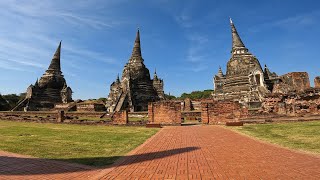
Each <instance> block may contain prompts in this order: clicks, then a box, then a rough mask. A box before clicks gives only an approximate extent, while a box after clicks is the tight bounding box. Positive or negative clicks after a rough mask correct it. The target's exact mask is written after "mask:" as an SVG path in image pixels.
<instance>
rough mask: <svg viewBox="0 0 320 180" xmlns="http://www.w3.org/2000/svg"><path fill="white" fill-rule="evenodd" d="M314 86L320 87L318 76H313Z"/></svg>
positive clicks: (319, 77)
mask: <svg viewBox="0 0 320 180" xmlns="http://www.w3.org/2000/svg"><path fill="white" fill-rule="evenodd" d="M314 87H315V88H320V76H317V77H315V78H314Z"/></svg>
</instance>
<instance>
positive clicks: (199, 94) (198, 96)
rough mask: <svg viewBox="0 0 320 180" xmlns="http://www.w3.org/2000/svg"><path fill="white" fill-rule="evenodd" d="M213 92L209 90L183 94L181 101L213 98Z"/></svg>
mask: <svg viewBox="0 0 320 180" xmlns="http://www.w3.org/2000/svg"><path fill="white" fill-rule="evenodd" d="M212 92H213V90H211V89H207V90H204V91H192V92H191V93H183V94H181V96H180V97H179V99H186V98H190V99H193V100H194V99H207V98H210V97H211V94H212Z"/></svg>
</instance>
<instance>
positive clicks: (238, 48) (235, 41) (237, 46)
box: [230, 18, 248, 54]
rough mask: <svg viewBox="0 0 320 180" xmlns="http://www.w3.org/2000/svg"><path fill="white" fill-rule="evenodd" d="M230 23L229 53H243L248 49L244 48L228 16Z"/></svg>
mask: <svg viewBox="0 0 320 180" xmlns="http://www.w3.org/2000/svg"><path fill="white" fill-rule="evenodd" d="M230 25H231V32H232V50H231V53H232V54H239V53H241V54H244V53H247V52H248V49H247V48H246V46H245V45H244V44H243V42H242V40H241V38H240V36H239V34H238V31H237V29H236V27H235V25H234V24H233V21H232V19H231V18H230Z"/></svg>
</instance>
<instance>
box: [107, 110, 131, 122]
mask: <svg viewBox="0 0 320 180" xmlns="http://www.w3.org/2000/svg"><path fill="white" fill-rule="evenodd" d="M111 120H112V123H113V124H117V125H125V124H128V112H127V111H119V112H115V113H114V114H113V115H112V116H111Z"/></svg>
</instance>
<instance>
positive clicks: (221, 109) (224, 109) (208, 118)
mask: <svg viewBox="0 0 320 180" xmlns="http://www.w3.org/2000/svg"><path fill="white" fill-rule="evenodd" d="M201 107H202V111H201V119H202V123H204V124H221V123H222V124H224V123H226V122H229V121H239V118H241V117H244V116H246V115H247V114H248V112H247V111H246V109H242V107H241V105H240V104H239V103H237V102H232V101H214V100H211V101H210V100H209V101H208V100H207V101H203V102H201Z"/></svg>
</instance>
